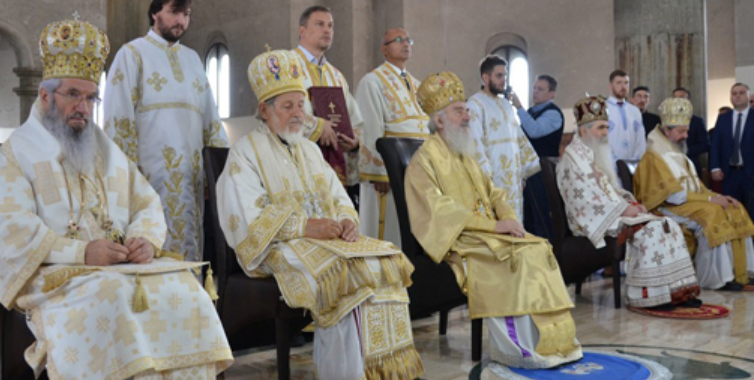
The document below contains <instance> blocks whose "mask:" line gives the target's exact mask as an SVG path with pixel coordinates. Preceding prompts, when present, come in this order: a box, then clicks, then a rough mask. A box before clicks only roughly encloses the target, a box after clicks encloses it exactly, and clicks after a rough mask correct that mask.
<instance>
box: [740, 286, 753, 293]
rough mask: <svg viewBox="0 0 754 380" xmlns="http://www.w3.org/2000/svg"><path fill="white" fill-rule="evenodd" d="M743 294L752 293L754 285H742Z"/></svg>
mask: <svg viewBox="0 0 754 380" xmlns="http://www.w3.org/2000/svg"><path fill="white" fill-rule="evenodd" d="M743 291H744V292H754V285H744V288H743Z"/></svg>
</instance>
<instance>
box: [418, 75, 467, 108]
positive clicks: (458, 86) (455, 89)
mask: <svg viewBox="0 0 754 380" xmlns="http://www.w3.org/2000/svg"><path fill="white" fill-rule="evenodd" d="M416 96H417V98H418V99H419V105H421V107H422V110H424V113H426V114H427V115H432V114H434V113H435V112H437V111H439V110H441V109H443V108H445V107H447V106H448V104H451V103H454V102H459V101H460V102H464V101H466V92H465V91H464V90H463V82H461V80H460V79H458V76H456V75H455V74H453V73H451V72H450V71H443V72H440V73H435V74H431V75H430V76H428V77H427V78H425V79H424V80H423V81H422V83H421V85H419V89H418V90H417V91H416Z"/></svg>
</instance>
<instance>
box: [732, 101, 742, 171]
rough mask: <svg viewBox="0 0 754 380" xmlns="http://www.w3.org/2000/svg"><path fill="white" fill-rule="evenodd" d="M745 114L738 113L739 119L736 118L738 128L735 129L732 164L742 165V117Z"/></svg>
mask: <svg viewBox="0 0 754 380" xmlns="http://www.w3.org/2000/svg"><path fill="white" fill-rule="evenodd" d="M743 115H744V114H742V113H740V112H739V113H738V120H736V129H735V130H734V131H733V153H732V154H733V156H732V157H731V158H730V164H731V165H741V152H740V150H741V129H743V125H741V117H742V116H743Z"/></svg>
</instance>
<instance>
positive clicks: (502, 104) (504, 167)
mask: <svg viewBox="0 0 754 380" xmlns="http://www.w3.org/2000/svg"><path fill="white" fill-rule="evenodd" d="M467 105H468V107H469V116H470V117H471V122H470V123H469V125H470V126H471V132H472V134H473V135H474V138H475V139H476V146H477V153H476V155H475V156H474V157H475V158H476V159H477V161H478V162H479V164H480V165H481V166H482V170H483V171H484V172H485V173H486V174H487V175H489V176H490V177H492V181H493V182H494V183H495V186H497V187H499V188H501V189H503V190H505V193H506V199H507V201H508V204H510V205H511V207H512V208H513V210H515V211H516V217H517V218H518V221H519V222H520V223H521V224H523V223H524V190H523V186H522V185H523V183H524V181H526V179H527V178H529V177H531V176H533V175H534V174H537V173H538V172H539V170H540V167H539V156H537V153H536V152H535V151H534V148H533V147H532V146H531V143H530V142H529V139H528V138H527V137H526V134H524V131H523V130H522V129H521V125H520V124H519V122H518V120H517V119H516V113H515V112H513V107H512V106H511V104H510V102H509V101H508V100H506V99H503V98H501V97H498V96H494V97H493V96H490V95H487V94H486V93H485V92H483V91H480V92H477V93H476V94H474V95H473V96H472V97H471V98H469V100H468V102H467Z"/></svg>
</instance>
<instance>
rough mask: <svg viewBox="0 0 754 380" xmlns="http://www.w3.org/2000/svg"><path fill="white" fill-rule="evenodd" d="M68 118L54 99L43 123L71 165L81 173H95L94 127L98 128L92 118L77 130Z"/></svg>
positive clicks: (96, 149) (95, 146) (95, 140)
mask: <svg viewBox="0 0 754 380" xmlns="http://www.w3.org/2000/svg"><path fill="white" fill-rule="evenodd" d="M66 121H67V120H66V118H65V116H63V115H62V114H60V111H58V108H57V105H56V104H55V102H54V101H53V102H52V103H51V104H50V108H49V109H48V110H47V112H45V113H44V120H43V122H42V125H44V127H45V129H47V131H49V132H50V134H52V135H53V136H54V137H55V139H56V140H58V143H60V149H61V151H62V153H63V157H64V159H66V160H67V161H68V162H69V163H70V164H71V166H73V168H74V169H75V170H76V171H77V172H78V173H80V174H93V172H94V160H95V158H96V157H97V153H98V147H97V138H96V135H95V134H94V128H97V126H96V125H94V123H92V121H91V119H88V120H87V125H86V127H84V129H82V130H81V131H76V130H74V129H73V128H71V127H70V126H68V124H66Z"/></svg>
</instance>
